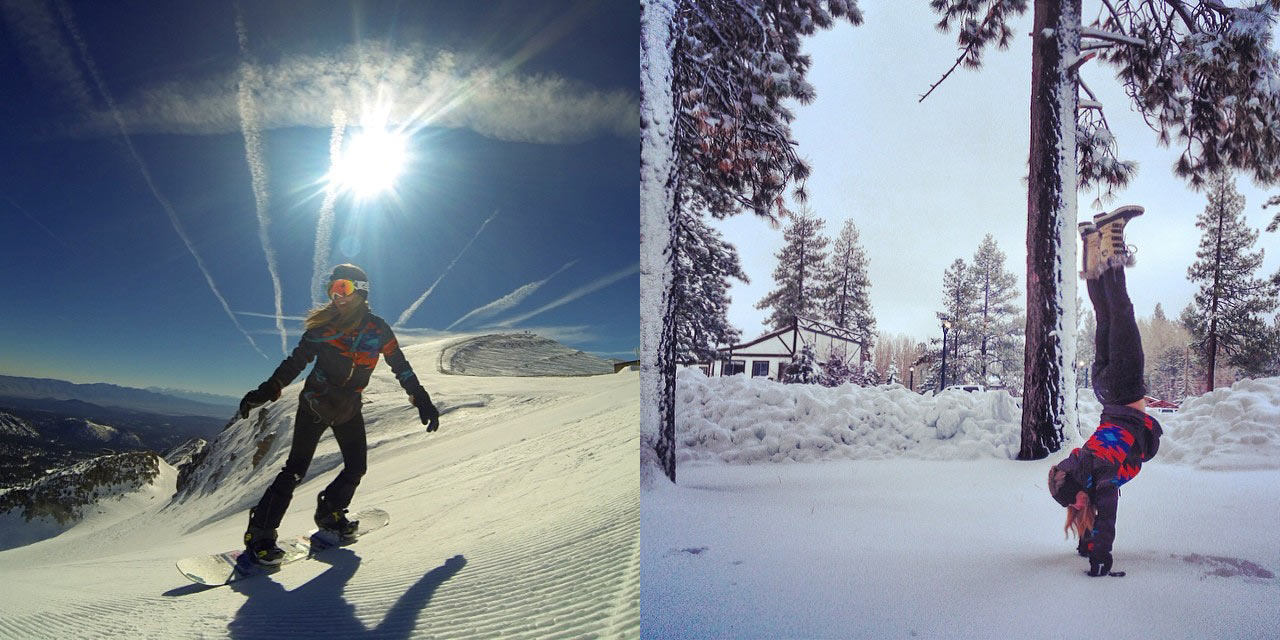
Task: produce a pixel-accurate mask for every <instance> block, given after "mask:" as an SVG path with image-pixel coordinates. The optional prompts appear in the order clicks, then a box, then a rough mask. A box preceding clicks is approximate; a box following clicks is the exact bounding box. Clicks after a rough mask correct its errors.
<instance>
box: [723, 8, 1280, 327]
mask: <svg viewBox="0 0 1280 640" xmlns="http://www.w3.org/2000/svg"><path fill="white" fill-rule="evenodd" d="M860 6H861V7H862V9H863V11H864V13H865V17H866V21H865V23H863V24H862V25H861V26H858V27H852V26H849V25H848V24H845V23H838V24H837V26H836V27H834V28H832V29H830V30H827V31H822V32H819V33H818V34H815V35H814V36H812V37H810V38H808V39H807V40H805V42H804V50H805V52H807V53H809V54H810V55H811V56H812V58H813V66H812V68H811V69H810V72H809V76H808V79H809V81H810V82H811V83H812V84H813V85H814V87H815V89H816V90H817V98H816V99H815V100H814V101H813V102H812V103H811V104H808V105H802V106H798V107H797V108H796V114H797V115H796V120H795V122H794V123H792V133H793V134H794V137H795V139H796V141H797V142H798V145H799V146H798V150H799V153H800V155H801V156H803V157H805V158H806V159H808V160H809V162H810V163H811V165H812V167H813V174H812V176H811V177H810V178H809V181H808V190H809V195H810V205H811V206H812V207H813V210H814V212H815V213H816V214H817V215H818V216H819V217H822V218H823V219H825V220H826V221H827V222H826V231H827V234H828V235H829V236H830V237H831V238H833V239H834V238H835V237H836V236H837V235H838V234H839V233H840V228H841V226H842V225H843V224H844V220H845V219H852V220H853V221H854V224H855V225H856V226H857V227H858V230H859V232H860V234H861V240H862V245H863V247H864V248H865V249H866V250H867V255H868V259H869V267H868V269H869V275H870V278H871V303H872V311H873V312H874V313H875V316H876V320H877V329H878V330H879V331H883V332H887V333H890V334H897V333H904V334H908V335H911V336H914V337H915V338H916V339H918V340H926V339H928V338H941V327H939V326H938V321H937V319H936V316H935V314H936V313H937V312H938V311H940V310H941V309H942V274H943V272H944V271H945V270H946V269H947V267H948V266H950V265H951V263H952V262H953V261H955V260H956V259H957V258H963V259H964V260H966V261H971V260H972V259H973V254H974V252H975V251H977V249H978V245H979V244H980V243H981V242H982V238H983V236H985V235H986V234H988V233H990V234H992V235H993V236H994V237H995V240H996V242H997V244H998V245H999V246H1000V249H1001V250H1003V251H1004V252H1005V254H1006V255H1007V256H1008V261H1007V263H1006V264H1007V268H1008V270H1009V271H1011V272H1012V273H1013V274H1014V275H1016V276H1017V278H1018V287H1019V291H1020V292H1022V294H1023V295H1024V297H1025V291H1026V216H1027V191H1026V185H1025V183H1024V182H1023V180H1024V179H1025V177H1026V175H1027V152H1028V144H1029V143H1028V139H1029V131H1030V124H1029V119H1030V104H1031V103H1030V92H1031V40H1030V38H1029V37H1027V34H1028V33H1030V32H1031V18H1032V11H1031V8H1030V7H1028V10H1027V12H1026V14H1025V15H1024V16H1022V18H1020V19H1019V20H1018V21H1017V23H1016V25H1015V27H1014V33H1015V34H1016V35H1015V38H1014V40H1013V42H1012V45H1011V46H1010V48H1009V50H1007V51H997V50H994V49H992V50H990V51H988V52H987V53H986V54H985V55H984V67H983V69H981V70H979V71H970V70H966V69H957V70H956V71H955V73H953V74H951V76H950V77H949V78H947V80H946V82H944V83H943V84H942V85H941V86H940V87H939V88H938V89H937V90H936V91H934V93H933V94H932V95H930V96H929V98H928V99H926V100H925V101H924V102H919V101H918V99H919V97H920V96H921V95H922V94H924V93H925V92H926V91H927V90H928V89H929V86H930V85H931V84H933V83H935V82H937V81H938V79H939V78H941V77H942V74H943V73H945V72H946V70H947V69H948V68H949V67H950V66H951V64H952V63H953V62H955V59H956V56H957V53H958V51H957V49H956V44H955V42H956V39H955V34H954V33H951V34H943V33H939V32H938V31H937V30H935V29H934V26H933V25H934V24H935V23H937V21H938V18H937V16H936V14H934V13H933V12H932V11H930V10H929V7H928V3H926V2H909V3H908V2H904V3H887V2H874V3H873V2H863V3H861V4H860ZM1099 6H1100V3H1098V2H1095V1H1093V0H1088V1H1086V2H1085V3H1084V18H1085V20H1086V21H1090V20H1092V19H1093V18H1094V16H1095V15H1096V12H1097V10H1098V7H1099ZM1114 74H1115V70H1114V69H1113V68H1111V67H1108V66H1105V65H1100V64H1098V63H1097V62H1096V61H1094V62H1090V63H1088V64H1086V65H1084V66H1083V67H1082V68H1081V76H1082V77H1083V79H1084V81H1085V83H1087V84H1088V86H1089V88H1090V89H1092V90H1093V91H1094V93H1095V94H1097V95H1098V98H1099V99H1100V101H1101V102H1102V103H1103V105H1104V108H1105V113H1106V117H1107V119H1108V121H1109V122H1110V123H1111V125H1112V128H1113V130H1114V132H1115V134H1116V138H1117V140H1118V145H1119V152H1120V157H1121V158H1123V159H1129V160H1136V161H1137V162H1138V165H1139V167H1138V173H1137V176H1136V177H1135V178H1134V180H1133V181H1132V183H1131V184H1130V185H1129V187H1127V188H1125V189H1122V190H1119V191H1118V192H1117V197H1116V200H1115V201H1113V202H1110V203H1105V204H1103V205H1102V207H1103V209H1105V210H1110V209H1113V208H1115V207H1117V206H1119V205H1121V204H1129V203H1133V204H1139V205H1142V206H1144V207H1146V213H1145V214H1144V216H1143V217H1141V218H1138V219H1137V220H1135V221H1134V222H1133V224H1132V226H1131V227H1130V228H1129V229H1130V230H1131V232H1130V233H1129V234H1128V237H1129V243H1130V244H1133V245H1135V246H1136V247H1137V248H1138V254H1137V265H1135V266H1134V267H1133V268H1131V269H1129V271H1128V282H1129V286H1130V293H1131V295H1132V297H1133V300H1134V308H1135V310H1136V311H1137V313H1138V315H1140V316H1149V315H1150V314H1151V313H1152V311H1153V310H1154V309H1155V305H1156V303H1161V304H1162V305H1163V307H1164V310H1165V313H1166V314H1167V315H1169V316H1170V317H1176V316H1177V315H1178V314H1179V313H1180V312H1181V311H1182V309H1183V308H1184V307H1186V306H1187V304H1188V303H1190V302H1191V300H1192V296H1193V295H1194V293H1195V290H1196V287H1195V285H1193V284H1192V283H1190V282H1188V281H1187V279H1186V273H1187V267H1188V266H1190V265H1191V263H1192V261H1194V260H1195V252H1196V247H1197V245H1198V243H1199V240H1200V230H1199V229H1196V227H1195V219H1196V216H1197V215H1199V214H1200V213H1201V212H1202V211H1204V208H1205V203H1206V199H1205V194H1203V193H1196V192H1194V191H1192V190H1191V189H1190V188H1189V187H1187V185H1186V183H1185V182H1184V181H1183V180H1181V179H1180V178H1177V177H1175V176H1174V175H1173V173H1172V171H1171V167H1172V166H1173V163H1174V161H1175V160H1176V159H1177V154H1178V149H1177V148H1176V144H1175V148H1161V147H1159V146H1158V145H1157V144H1156V134H1155V132H1153V131H1152V130H1151V129H1149V128H1148V127H1147V126H1146V124H1145V123H1144V122H1143V120H1142V118H1141V116H1140V115H1139V114H1138V113H1136V112H1134V111H1133V110H1132V109H1131V108H1130V106H1129V105H1130V102H1129V99H1128V98H1127V97H1126V96H1125V95H1124V93H1123V91H1122V89H1121V86H1120V84H1119V83H1118V82H1117V81H1116V80H1115V78H1114ZM1237 188H1238V189H1239V190H1240V192H1241V193H1242V194H1243V195H1244V196H1245V199H1246V204H1245V218H1246V220H1247V221H1248V223H1249V225H1250V226H1251V227H1252V228H1254V229H1256V230H1259V231H1261V230H1262V229H1263V228H1264V227H1265V226H1266V225H1267V223H1268V222H1269V221H1270V220H1271V219H1272V217H1273V216H1274V215H1275V212H1276V209H1275V208H1272V209H1267V210H1265V211H1264V210H1263V209H1262V205H1263V203H1264V202H1266V200H1267V198H1268V197H1270V196H1272V195H1275V194H1278V193H1280V188H1277V187H1270V188H1268V187H1265V186H1258V185H1253V184H1251V183H1250V181H1249V179H1248V178H1247V177H1240V178H1239V180H1238V183H1237ZM1097 195H1098V194H1097V193H1096V192H1081V193H1080V194H1079V197H1078V203H1079V210H1078V216H1079V219H1080V220H1086V219H1091V218H1092V216H1093V214H1095V213H1098V210H1097V209H1095V208H1094V207H1093V206H1092V204H1093V201H1094V199H1095V198H1096V197H1097ZM718 227H719V228H721V229H723V230H724V231H725V236H726V238H728V239H729V240H730V241H731V242H733V243H734V244H735V245H736V246H737V247H738V250H739V252H740V254H741V257H742V261H743V265H744V269H745V271H746V273H747V275H748V277H749V278H750V279H751V283H750V284H742V283H739V282H736V281H735V283H734V285H733V287H732V288H731V290H730V295H731V296H732V298H733V303H732V305H731V307H730V311H729V319H730V321H731V322H733V323H734V324H735V326H737V327H738V328H740V329H742V332H743V338H744V339H750V338H753V337H755V336H758V335H760V334H761V333H763V332H764V331H765V327H764V324H763V323H764V318H765V317H766V316H767V313H766V312H765V311H760V310H757V309H755V308H754V307H755V304H756V303H757V302H759V301H760V299H761V298H763V297H764V296H765V294H766V293H768V292H769V291H770V290H771V289H773V288H774V283H773V277H772V273H773V269H774V268H775V266H776V265H777V260H776V258H775V257H774V255H775V254H776V253H777V252H778V250H779V249H780V248H781V247H782V233H781V232H780V231H778V232H774V231H770V230H769V228H768V224H767V223H766V222H764V221H762V220H759V219H756V218H754V216H751V215H739V216H735V217H733V218H730V219H728V220H727V221H725V222H723V223H719V224H718ZM1257 247H1259V248H1263V249H1265V251H1266V256H1265V259H1264V262H1263V267H1262V269H1261V270H1259V272H1258V275H1259V276H1270V275H1271V274H1273V273H1275V272H1276V271H1277V270H1280V233H1266V232H1262V233H1261V234H1260V236H1259V239H1258V244H1257ZM1080 295H1081V296H1083V295H1084V289H1083V287H1080ZM1085 304H1086V306H1087V305H1088V303H1087V302H1086V303H1085ZM1022 306H1023V308H1024V309H1025V302H1024V303H1023V305H1022Z"/></svg>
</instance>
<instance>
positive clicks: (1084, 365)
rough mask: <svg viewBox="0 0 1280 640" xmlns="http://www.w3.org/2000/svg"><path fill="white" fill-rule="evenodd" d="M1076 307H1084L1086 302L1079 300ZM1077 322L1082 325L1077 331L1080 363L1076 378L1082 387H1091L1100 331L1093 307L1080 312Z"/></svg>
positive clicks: (1077, 356)
mask: <svg viewBox="0 0 1280 640" xmlns="http://www.w3.org/2000/svg"><path fill="white" fill-rule="evenodd" d="M1076 307H1077V308H1081V309H1083V308H1084V304H1083V303H1081V302H1080V301H1077V302H1076ZM1076 324H1077V326H1079V327H1080V329H1079V330H1078V331H1076V360H1077V362H1079V363H1080V369H1079V372H1078V373H1077V375H1076V379H1077V380H1078V381H1079V382H1080V386H1081V387H1089V386H1092V384H1093V378H1092V375H1093V361H1094V358H1095V357H1096V356H1097V353H1095V352H1096V349H1095V340H1096V339H1097V333H1098V321H1097V317H1096V316H1094V315H1093V310H1092V309H1085V310H1084V311H1083V312H1082V313H1080V315H1079V320H1077V322H1076Z"/></svg>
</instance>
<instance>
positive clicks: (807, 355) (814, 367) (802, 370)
mask: <svg viewBox="0 0 1280 640" xmlns="http://www.w3.org/2000/svg"><path fill="white" fill-rule="evenodd" d="M782 381H783V382H787V383H794V384H813V383H815V382H817V381H818V359H817V357H816V356H814V354H813V347H811V346H809V345H807V344H806V345H804V346H802V347H800V353H799V354H798V355H797V356H796V359H795V360H794V361H792V362H791V364H790V365H787V374H786V375H785V376H783V378H782Z"/></svg>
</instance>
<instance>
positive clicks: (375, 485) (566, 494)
mask: <svg viewBox="0 0 1280 640" xmlns="http://www.w3.org/2000/svg"><path fill="white" fill-rule="evenodd" d="M450 340H452V339H447V340H446V339H441V340H437V341H435V342H430V343H425V344H420V345H414V346H410V347H407V348H405V353H406V355H407V356H408V358H409V360H410V362H411V363H413V364H414V369H415V371H416V372H418V375H419V377H420V378H421V379H422V382H423V384H424V386H426V387H427V389H428V390H429V391H430V392H431V394H432V397H433V399H434V400H435V401H436V403H437V404H438V405H439V406H440V408H441V410H442V412H443V416H442V418H441V427H440V431H439V432H437V433H434V434H427V433H426V432H425V431H424V430H423V427H422V426H421V424H420V423H419V421H418V418H417V412H416V411H415V410H414V409H413V408H412V407H411V406H409V404H408V400H407V398H406V397H405V395H404V392H403V391H402V390H401V389H400V388H399V385H398V384H397V383H396V382H395V380H394V379H393V378H392V376H391V373H390V371H389V369H388V367H387V366H386V365H385V363H384V364H382V365H380V366H379V367H378V370H377V372H376V373H375V375H374V378H373V381H372V382H371V384H370V386H369V388H368V389H367V390H366V394H365V398H366V404H365V408H364V413H365V417H366V422H367V430H368V433H369V447H370V451H369V473H368V475H366V476H365V478H364V482H363V484H362V485H361V488H360V491H359V492H358V493H357V495H356V500H355V503H354V504H353V505H352V507H353V509H356V510H358V509H360V508H361V507H365V506H378V507H382V508H384V509H386V510H387V511H389V512H390V513H391V525H390V526H388V527H387V528H386V529H384V530H382V531H379V532H376V533H374V534H371V535H369V536H368V537H366V538H363V539H361V540H360V541H359V542H358V543H356V544H354V545H352V546H350V547H346V548H343V549H336V550H332V551H329V552H326V553H325V554H323V555H321V556H320V557H318V558H316V559H313V560H308V561H303V562H300V563H298V564H295V565H290V566H289V567H286V568H285V569H284V570H282V571H280V572H279V573H276V574H274V575H272V576H268V577H262V578H254V579H251V580H246V581H243V582H240V583H236V584H234V585H231V586H226V587H217V588H205V587H200V586H197V585H193V584H190V583H189V582H187V580H186V579H185V578H183V577H182V576H181V575H179V573H178V571H177V569H176V568H175V567H174V562H175V561H177V560H178V559H179V558H181V557H184V556H188V555H197V554H202V553H214V552H218V551H223V550H227V549H232V548H235V547H237V546H239V544H240V538H241V535H242V534H243V531H244V527H245V522H246V520H247V510H248V508H249V506H251V505H252V504H253V503H254V502H256V501H257V499H258V497H259V495H260V494H261V492H262V491H263V489H265V487H266V485H267V484H269V483H270V481H271V479H272V478H273V477H274V475H275V473H276V472H277V471H278V470H279V469H280V467H281V466H282V465H283V462H284V458H285V456H286V455H287V453H288V439H289V436H290V434H291V428H292V420H293V412H294V410H295V409H296V402H297V401H296V397H297V392H298V390H299V386H298V385H300V382H299V383H295V385H294V386H291V387H290V388H288V389H286V390H285V392H284V395H283V397H282V399H281V400H280V401H279V402H277V403H274V404H272V405H268V407H266V408H265V411H266V413H267V416H266V418H265V420H263V421H262V422H258V418H257V416H256V415H254V416H251V417H250V419H249V420H242V421H238V422H237V423H235V424H233V425H231V426H230V427H229V428H228V429H227V430H226V431H224V433H223V434H222V435H221V436H220V437H219V438H218V440H217V441H215V442H214V443H212V444H211V445H210V446H211V447H212V448H213V449H212V451H213V452H212V453H211V454H210V458H211V459H215V466H216V468H218V469H221V470H222V472H221V474H220V476H219V477H218V479H217V480H216V481H213V480H211V478H212V477H213V476H212V475H205V476H204V477H203V482H204V484H203V485H201V486H200V487H199V489H198V490H196V491H193V492H192V494H190V495H189V496H187V497H186V499H185V500H181V501H175V502H174V503H173V504H171V505H169V506H168V507H166V508H163V509H162V508H149V509H146V510H143V511H141V512H139V513H137V514H136V515H134V516H133V517H131V518H129V519H127V520H125V521H123V522H118V523H110V524H107V525H106V526H101V527H93V526H78V527H76V528H74V529H72V530H71V531H68V532H67V533H64V534H63V535H61V536H58V537H56V538H52V539H49V540H45V541H43V542H40V543H36V544H32V545H29V546H25V547H20V548H17V549H12V550H9V551H5V552H2V553H0V575H3V576H4V578H5V579H4V580H3V582H2V583H0V638H45V637H57V638H63V637H76V638H94V637H133V638H189V637H210V638H212V637H233V638H289V637H330V638H355V637H386V638H402V637H493V636H498V635H503V636H507V637H539V638H545V637H582V636H592V635H596V636H606V637H608V636H634V635H635V634H636V633H637V632H638V629H639V610H638V606H637V599H638V594H639V559H638V547H639V529H638V527H639V487H638V479H637V474H636V450H637V447H638V431H637V428H636V425H637V423H638V420H639V407H638V400H637V397H638V391H637V389H638V380H637V376H636V374H635V373H634V372H623V373H620V374H616V375H614V374H609V375H603V376H596V377H586V378H582V377H575V378H534V377H523V378H496V377H495V378H477V377H459V376H448V375H441V374H439V373H437V372H436V369H435V367H434V366H433V365H434V364H435V363H436V362H437V361H438V358H439V354H440V350H441V349H442V348H443V346H444V345H445V344H447V343H448V342H450ZM510 357H511V358H513V359H518V358H520V357H521V354H520V353H518V352H511V354H510ZM266 373H267V372H264V375H265V374H266ZM249 386H251V385H249ZM264 426H265V429H264ZM272 431H274V432H276V437H275V438H273V439H271V442H269V443H268V444H266V445H264V446H262V448H261V449H259V448H258V444H261V443H262V442H263V440H264V439H263V438H256V439H255V436H254V434H260V433H264V432H265V433H270V432H272ZM220 448H221V449H220ZM255 457H257V458H258V460H257V461H256V463H255V462H254V460H253V458H255ZM340 465H341V459H340V454H339V453H338V450H337V445H336V443H335V442H334V440H333V439H332V437H331V436H329V435H326V436H325V437H324V438H323V439H322V440H321V442H320V445H319V448H318V450H317V454H316V459H315V462H314V463H313V465H312V467H311V470H310V472H309V474H308V477H307V479H306V480H305V481H304V482H303V484H302V485H300V486H299V487H298V490H297V492H296V494H295V499H294V502H293V504H292V506H291V508H290V510H289V512H288V513H287V515H286V516H285V519H284V522H283V524H282V526H281V534H282V535H288V534H291V533H301V532H304V531H306V530H307V529H309V528H310V527H311V526H312V525H311V513H312V511H313V510H314V500H315V495H316V494H317V493H318V492H319V491H320V490H321V489H322V488H323V487H324V486H325V485H326V484H327V483H328V482H329V481H330V480H331V479H332V478H333V476H334V474H335V473H336V471H337V469H338V468H339V467H340ZM212 468H214V467H213V466H211V467H210V469H212ZM197 475H198V476H199V475H200V474H197Z"/></svg>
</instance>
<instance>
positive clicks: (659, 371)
mask: <svg viewBox="0 0 1280 640" xmlns="http://www.w3.org/2000/svg"><path fill="white" fill-rule="evenodd" d="M674 30H675V0H641V3H640V34H641V35H640V82H641V92H640V127H641V144H640V147H641V148H640V298H641V302H640V357H641V362H640V378H641V380H640V432H641V452H640V453H641V475H642V477H643V476H644V473H645V472H644V465H645V464H646V462H645V457H646V455H647V452H646V451H645V448H646V447H647V446H651V448H652V451H653V452H654V453H656V455H657V459H658V464H659V466H660V467H661V469H662V471H663V473H664V474H665V475H666V476H667V478H669V479H670V480H671V481H672V482H675V480H676V459H675V376H676V369H675V365H676V363H675V309H674V307H673V304H674V302H675V296H674V295H673V291H672V286H673V284H674V273H675V246H676V233H677V226H676V223H677V220H676V212H677V206H678V202H677V199H676V194H677V193H678V191H679V189H678V188H677V187H678V185H677V172H676V156H675V149H676V145H675V135H676V126H675V124H676V123H675V117H676V111H675V97H674V91H673V88H672V81H673V73H672V60H673V50H674V46H675V38H674V33H673V32H674Z"/></svg>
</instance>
